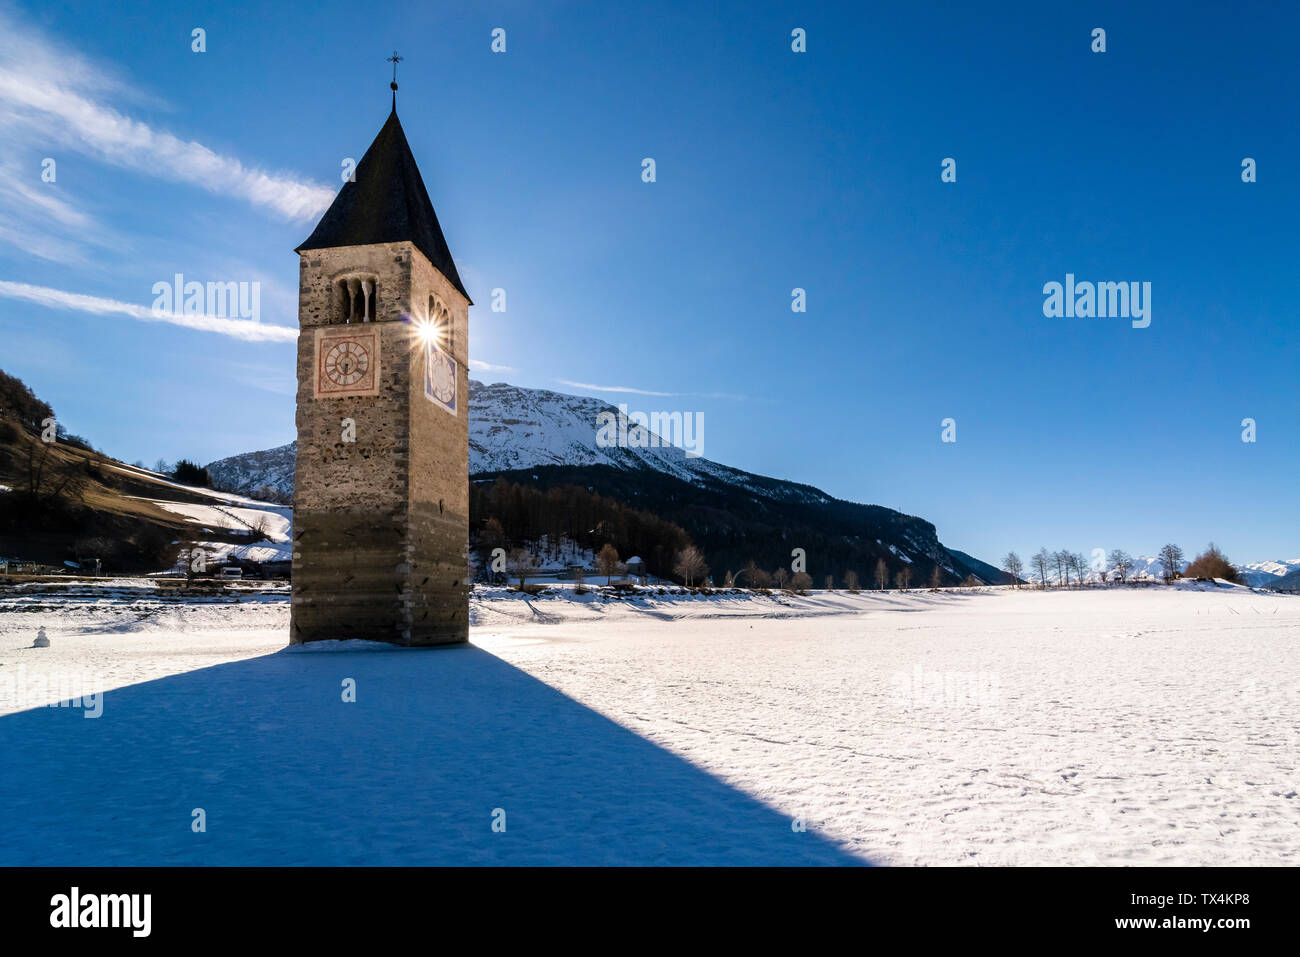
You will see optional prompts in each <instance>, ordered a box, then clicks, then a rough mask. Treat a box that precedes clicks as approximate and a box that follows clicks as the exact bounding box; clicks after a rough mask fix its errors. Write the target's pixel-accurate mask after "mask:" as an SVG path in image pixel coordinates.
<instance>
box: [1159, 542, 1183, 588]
mask: <svg viewBox="0 0 1300 957" xmlns="http://www.w3.org/2000/svg"><path fill="white" fill-rule="evenodd" d="M1160 564H1161V565H1163V566H1164V573H1165V581H1167V582H1169V581H1173V580H1174V579H1175V578H1180V577H1182V567H1183V550H1182V549H1181V548H1179V547H1178V546H1177V545H1174V544H1172V543H1171V544H1168V545H1162V546H1160Z"/></svg>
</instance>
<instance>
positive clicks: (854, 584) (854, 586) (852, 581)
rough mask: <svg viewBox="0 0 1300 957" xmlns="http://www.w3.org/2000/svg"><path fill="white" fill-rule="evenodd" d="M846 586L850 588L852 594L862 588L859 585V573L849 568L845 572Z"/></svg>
mask: <svg viewBox="0 0 1300 957" xmlns="http://www.w3.org/2000/svg"><path fill="white" fill-rule="evenodd" d="M844 587H845V588H847V589H848V590H849V594H850V595H856V594H857V593H858V592H859V591H861V589H860V588H859V587H858V573H857V572H855V571H853V569H849V570H848V571H846V572H845V573H844Z"/></svg>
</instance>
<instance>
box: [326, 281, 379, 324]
mask: <svg viewBox="0 0 1300 957" xmlns="http://www.w3.org/2000/svg"><path fill="white" fill-rule="evenodd" d="M334 286H335V293H334V295H335V301H336V302H337V303H338V306H337V309H336V315H337V317H338V318H337V319H336V320H335V321H336V322H340V323H353V322H374V321H375V319H376V314H377V311H378V310H377V306H378V299H379V283H378V282H377V281H376V279H375V277H374V276H344V277H343V278H342V279H338V280H336V281H335V283H334Z"/></svg>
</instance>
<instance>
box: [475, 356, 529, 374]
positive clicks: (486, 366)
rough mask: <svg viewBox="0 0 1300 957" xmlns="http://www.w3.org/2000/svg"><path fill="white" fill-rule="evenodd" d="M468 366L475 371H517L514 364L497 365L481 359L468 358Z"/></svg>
mask: <svg viewBox="0 0 1300 957" xmlns="http://www.w3.org/2000/svg"><path fill="white" fill-rule="evenodd" d="M469 367H470V368H471V369H473V370H474V371H475V372H517V371H519V370H517V369H516V368H515V367H514V366H499V365H494V364H493V363H491V362H484V361H483V360H482V359H470V360H469Z"/></svg>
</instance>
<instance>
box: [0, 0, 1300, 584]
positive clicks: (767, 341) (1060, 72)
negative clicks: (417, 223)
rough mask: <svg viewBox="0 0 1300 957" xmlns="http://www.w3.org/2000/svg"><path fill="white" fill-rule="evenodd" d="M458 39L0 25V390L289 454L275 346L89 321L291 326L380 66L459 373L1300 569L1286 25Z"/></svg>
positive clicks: (785, 12) (966, 534)
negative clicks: (214, 306) (448, 271)
mask: <svg viewBox="0 0 1300 957" xmlns="http://www.w3.org/2000/svg"><path fill="white" fill-rule="evenodd" d="M446 6H448V5H433V4H427V3H410V4H375V5H370V6H367V7H365V8H364V14H362V13H361V12H359V8H358V7H357V6H356V5H355V4H348V3H332V2H313V3H311V4H305V3H303V4H287V3H279V4H269V3H268V4H263V5H258V4H247V3H241V4H238V5H237V6H236V5H233V4H232V5H231V7H230V9H229V10H225V9H223V5H221V4H186V3H175V2H165V3H163V2H159V3H132V4H127V5H122V6H109V5H102V4H97V3H42V4H41V5H40V6H39V7H38V6H35V5H32V4H23V5H13V4H12V3H10V2H8V0H0V27H2V28H3V29H0V37H3V38H2V39H0V334H3V337H4V347H3V350H2V351H0V367H2V368H4V369H5V370H6V371H8V372H11V373H13V374H16V375H18V376H20V377H22V378H23V379H24V380H26V381H27V382H28V383H29V384H31V385H32V386H33V388H34V389H36V391H37V392H38V394H40V395H41V396H42V397H43V398H45V399H47V400H48V401H50V402H51V404H52V405H53V406H54V407H55V409H56V411H57V412H58V414H59V417H60V420H61V421H62V422H63V423H64V424H65V425H66V426H67V428H68V429H69V430H71V431H72V432H74V433H78V434H83V435H85V436H86V437H88V438H89V439H91V441H93V442H94V443H95V444H96V445H97V446H99V447H101V448H103V449H104V450H105V451H107V452H109V453H110V454H113V455H116V456H118V457H121V458H124V459H126V460H128V461H130V460H134V459H143V460H145V461H147V462H152V461H153V460H154V459H156V458H158V457H160V456H161V457H165V458H167V459H169V460H171V459H175V458H178V457H182V456H184V457H188V458H191V459H196V460H199V461H208V460H211V459H214V458H218V457H221V456H224V455H229V454H233V453H236V452H241V451H248V450H252V449H258V448H266V447H269V446H273V445H279V444H282V443H284V442H286V441H289V440H290V439H291V438H292V437H293V429H294V425H293V411H294V410H293V345H292V343H291V342H288V341H275V340H272V341H259V340H256V339H253V340H250V339H249V338H246V337H241V335H242V334H241V335H231V334H228V331H206V330H200V329H194V328H186V327H182V326H177V325H174V324H169V323H162V322H148V321H142V320H141V319H140V318H133V317H132V316H131V315H129V314H126V313H125V312H123V311H121V306H119V305H112V306H110V307H105V308H109V309H110V311H108V312H101V313H95V312H90V311H87V310H86V308H85V302H84V301H82V300H71V299H69V298H68V295H82V296H91V297H96V299H101V300H109V301H110V302H111V303H112V304H126V305H128V306H134V307H135V308H136V309H137V310H139V309H145V310H147V308H148V307H149V305H150V303H151V302H152V300H153V295H152V292H151V290H152V286H153V284H154V283H155V282H158V281H168V280H170V279H171V277H172V275H173V274H174V273H177V272H181V273H183V274H185V276H186V277H187V278H191V279H197V280H200V281H209V280H211V281H257V282H260V283H261V289H262V316H261V320H262V323H263V324H264V325H267V324H270V325H278V326H288V327H292V326H294V325H295V322H296V280H297V257H296V255H295V254H294V253H293V251H292V250H293V247H294V246H296V245H297V244H298V243H299V242H301V241H302V240H303V239H305V238H306V236H307V235H308V234H309V233H310V232H311V229H312V227H313V225H314V223H315V218H316V214H315V213H314V212H313V210H317V209H319V207H320V204H321V202H322V201H323V202H328V197H329V195H330V194H332V192H333V191H334V190H335V189H336V188H337V186H338V184H339V174H340V169H341V165H340V164H341V162H342V161H343V159H344V158H345V157H349V156H350V157H354V158H360V156H361V154H362V153H363V152H364V150H365V148H366V146H367V145H368V144H369V142H370V140H371V139H372V138H373V136H374V135H375V133H376V132H377V131H378V130H379V127H380V126H381V125H382V123H383V121H384V119H385V117H386V115H387V111H388V103H389V91H388V86H387V84H388V80H389V66H388V64H386V63H385V62H384V59H385V57H387V56H388V55H389V53H390V52H391V51H392V50H393V49H394V48H397V49H398V50H399V51H400V52H401V53H402V55H403V56H404V57H405V58H406V59H405V60H404V62H403V63H402V64H401V67H400V72H399V81H400V84H401V92H400V94H399V101H398V109H399V114H400V115H401V117H402V121H403V125H404V126H405V129H406V133H407V136H408V138H409V140H410V142H411V146H412V149H413V150H414V152H415V155H416V158H417V160H418V161H419V162H420V165H421V169H422V170H423V173H424V177H425V181H426V184H427V185H428V187H429V191H430V194H431V196H432V198H433V201H434V204H435V206H436V208H437V210H438V214H439V217H440V219H441V221H442V225H443V229H444V231H445V233H446V234H447V238H448V242H449V244H450V246H451V249H452V252H453V254H454V256H455V258H456V262H457V265H458V267H459V269H460V272H461V276H462V277H463V279H464V281H465V283H466V286H467V287H468V289H469V292H470V294H471V296H472V297H473V298H474V300H475V301H476V302H477V303H479V305H478V306H477V307H476V308H475V309H474V310H472V311H471V356H472V358H473V359H474V361H475V362H476V364H479V365H480V368H479V369H478V370H476V371H475V372H474V373H473V374H474V375H475V376H476V377H478V378H481V379H484V380H486V381H495V380H502V381H508V382H512V383H515V384H518V385H524V386H532V387H539V388H551V389H556V390H558V391H566V392H582V393H586V394H591V395H599V396H601V397H603V398H606V399H608V400H610V401H612V402H620V401H626V402H627V403H628V404H629V405H630V406H631V408H633V409H642V410H646V411H650V410H658V409H662V410H682V411H694V412H698V413H703V415H704V420H705V423H706V427H705V444H704V454H705V455H706V456H707V457H708V458H711V459H714V460H716V461H720V462H724V463H726V464H729V465H734V466H737V467H741V468H745V469H749V470H752V471H756V472H760V473H764V474H770V475H776V476H781V477H785V478H790V479H795V480H799V481H804V482H809V483H811V484H814V485H817V486H819V487H821V488H823V489H825V490H827V491H828V492H830V493H832V494H834V495H837V496H840V497H843V498H847V499H851V500H856V501H863V502H873V503H879V504H882V505H887V506H891V507H895V508H899V509H902V510H904V511H907V512H909V513H912V514H917V515H921V516H924V517H925V518H927V519H929V520H930V521H933V522H934V523H935V525H936V526H937V528H938V531H939V535H940V538H941V539H942V540H943V541H944V542H945V543H946V544H948V545H950V546H951V547H955V548H960V549H963V550H965V551H968V552H971V553H972V554H975V555H978V556H979V557H982V558H985V559H988V560H997V559H998V558H1000V556H1001V555H1002V554H1003V553H1004V552H1005V551H1006V550H1007V549H1008V548H1015V549H1018V550H1019V551H1020V552H1021V554H1022V556H1024V555H1027V554H1028V553H1030V552H1032V551H1033V550H1035V549H1036V548H1037V547H1038V546H1039V545H1043V544H1045V545H1048V546H1050V547H1066V546H1068V547H1071V548H1073V549H1075V550H1079V551H1089V550H1091V549H1092V548H1094V547H1102V548H1106V549H1107V550H1109V549H1111V548H1116V547H1120V548H1125V549H1127V550H1129V551H1131V552H1134V553H1135V554H1136V553H1154V550H1155V549H1156V548H1158V547H1159V545H1160V544H1162V543H1163V542H1165V541H1168V540H1173V541H1176V542H1178V543H1180V544H1182V545H1183V547H1184V549H1185V550H1187V551H1188V552H1189V554H1190V553H1193V552H1195V551H1196V550H1199V549H1200V548H1201V547H1202V546H1203V545H1204V544H1205V543H1206V542H1207V541H1208V540H1210V539H1214V540H1215V541H1216V542H1217V543H1218V544H1219V545H1220V546H1221V547H1223V548H1224V549H1225V551H1227V553H1228V554H1229V556H1230V557H1232V558H1234V559H1236V560H1239V561H1250V560H1259V559H1265V558H1294V557H1297V556H1300V541H1297V537H1298V536H1297V529H1298V528H1300V521H1298V519H1300V503H1298V502H1297V496H1296V495H1295V494H1294V488H1295V475H1296V473H1297V471H1298V468H1297V467H1298V466H1300V390H1297V388H1296V385H1297V372H1298V371H1300V341H1298V336H1297V332H1296V329H1297V320H1298V319H1300V316H1298V315H1297V296H1296V285H1297V276H1300V270H1298V269H1297V267H1296V265H1295V263H1296V253H1297V240H1296V226H1295V224H1296V222H1297V221H1300V215H1298V214H1300V208H1298V207H1300V204H1298V203H1297V187H1296V180H1295V175H1294V172H1293V170H1292V169H1291V163H1292V159H1293V157H1294V156H1296V155H1300V143H1298V142H1297V140H1298V139H1300V135H1298V134H1297V129H1296V123H1295V121H1294V120H1295V108H1294V107H1295V105H1294V93H1295V90H1296V89H1297V88H1300V83H1298V82H1297V81H1300V66H1297V58H1296V57H1295V56H1294V54H1293V52H1292V51H1291V49H1290V46H1289V45H1290V43H1291V42H1292V39H1293V38H1294V36H1295V35H1296V31H1297V28H1300V15H1297V14H1296V13H1295V12H1294V10H1290V11H1280V10H1278V9H1275V7H1276V5H1273V4H1259V5H1252V4H1238V5H1234V6H1233V7H1232V8H1230V9H1228V8H1222V7H1219V6H1217V5H1209V4H1205V5H1198V4H1187V5H1181V6H1179V7H1177V8H1175V7H1169V6H1165V5H1149V6H1143V7H1142V8H1141V9H1132V7H1134V6H1135V5H1132V4H1121V3H1115V4H1105V3H1101V4H1098V3H1093V4H1051V5H1048V4H1034V3H1025V4H1007V5H998V6H997V7H996V8H994V7H991V6H989V5H970V7H971V9H953V8H952V6H950V5H934V6H929V5H901V6H904V7H906V9H887V10H886V9H880V10H873V9H870V8H868V7H866V6H864V5H858V4H846V5H835V4H818V5H810V4H795V3H787V4H773V3H751V2H746V3H718V4H708V5H701V4H695V3H670V2H661V3H656V4H650V5H641V6H636V7H632V6H630V5H618V4H599V5H598V4H577V3H569V4H563V3H560V4H539V3H494V4H463V5H455V7H454V9H441V8H443V7H446ZM1049 8H1050V9H1049ZM195 27H202V28H203V29H204V30H205V31H206V44H207V50H206V52H204V53H194V52H192V51H191V30H192V29H193V28H195ZM495 27H502V28H504V29H505V30H506V37H507V51H506V53H504V54H494V53H492V52H491V50H490V42H491V37H490V33H491V31H492V29H493V28H495ZM795 27H801V28H803V29H805V30H806V31H807V46H808V51H807V52H806V53H803V54H796V53H794V52H792V51H791V49H790V32H791V30H792V29H794V28H795ZM1094 27H1102V28H1104V29H1105V30H1106V31H1107V37H1106V39H1107V51H1106V52H1105V53H1093V52H1092V51H1091V49H1090V45H1091V42H1092V41H1091V31H1092V30H1093V28H1094ZM46 157H50V158H53V159H55V160H56V162H57V179H56V181H55V182H53V183H45V182H42V180H41V168H42V165H41V164H42V160H43V159H44V158H46ZM645 157H653V158H654V159H655V161H656V165H657V181H656V182H654V183H645V182H642V179H641V161H642V159H643V158H645ZM945 157H953V158H954V159H956V161H957V182H955V183H943V182H941V181H940V162H941V161H942V160H943V159H944V158H945ZM1244 157H1252V158H1254V159H1255V160H1256V161H1257V164H1258V181H1257V182H1255V183H1249V184H1247V183H1243V182H1242V181H1241V162H1242V159H1243V158H1244ZM263 174H264V175H263ZM322 197H323V198H324V199H323V200H322ZM1066 273H1073V274H1075V275H1076V276H1077V277H1078V279H1079V280H1092V281H1138V282H1150V283H1151V284H1152V302H1151V307H1152V308H1151V318H1152V322H1151V325H1150V327H1149V328H1146V329H1134V328H1132V327H1131V325H1130V323H1129V322H1128V321H1126V320H1117V319H1096V318H1093V319H1079V318H1073V319H1065V318H1046V317H1045V316H1044V315H1043V308H1042V307H1043V299H1044V296H1043V292H1042V289H1043V284H1044V283H1046V282H1049V281H1053V280H1055V281H1058V282H1063V281H1064V279H1065V275H1066ZM4 283H8V284H11V285H9V286H5V285H3V284H4ZM14 283H20V284H26V286H27V287H39V291H37V292H33V291H32V290H30V289H26V288H24V289H15V288H14V287H13V286H12V284H14ZM498 287H500V288H504V289H505V290H506V294H507V304H508V308H507V311H506V312H505V313H494V312H492V311H491V310H490V308H488V304H489V303H490V301H491V290H492V289H494V288H498ZM795 287H801V288H804V289H806V290H807V303H808V308H807V312H806V313H793V312H792V311H791V308H790V302H791V290H792V289H793V288H795ZM50 290H53V291H54V292H50ZM112 309H118V310H119V311H117V312H114V311H111V310H112ZM484 364H486V366H489V367H493V368H484V367H483V365H484ZM569 383H586V384H588V386H600V387H602V388H601V389H599V390H597V389H593V388H590V387H588V388H581V387H578V386H574V385H571V384H569ZM614 388H623V389H633V390H641V392H645V393H667V394H665V395H649V394H638V393H637V392H619V391H611V390H612V389H614ZM948 417H951V418H953V419H955V420H956V423H957V441H956V442H955V443H943V442H941V441H940V433H941V426H940V423H941V420H943V419H944V418H948ZM1246 417H1250V418H1254V419H1255V420H1256V421H1257V423H1258V425H1257V428H1258V440H1257V441H1256V442H1255V443H1253V444H1249V443H1244V442H1242V441H1241V432H1242V427H1241V420H1242V419H1243V418H1246Z"/></svg>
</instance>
